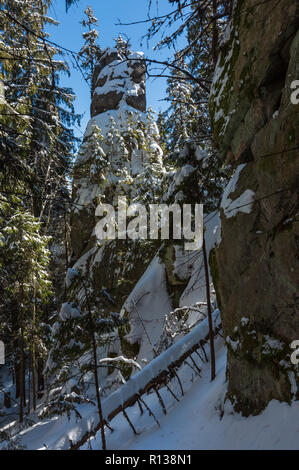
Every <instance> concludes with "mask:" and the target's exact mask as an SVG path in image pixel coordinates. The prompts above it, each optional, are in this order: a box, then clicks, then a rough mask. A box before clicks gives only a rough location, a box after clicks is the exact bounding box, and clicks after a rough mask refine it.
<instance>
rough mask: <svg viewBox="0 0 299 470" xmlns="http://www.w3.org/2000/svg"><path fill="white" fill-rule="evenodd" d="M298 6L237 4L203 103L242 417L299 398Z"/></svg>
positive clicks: (231, 391)
mask: <svg viewBox="0 0 299 470" xmlns="http://www.w3.org/2000/svg"><path fill="white" fill-rule="evenodd" d="M298 20H299V18H298V2H294V1H293V0H284V1H282V2H276V1H274V0H273V1H272V0H270V1H267V2H260V3H259V2H258V3H257V2H255V1H254V0H236V1H235V5H234V10H233V17H232V20H231V24H230V28H229V29H228V30H227V31H226V35H225V38H224V40H223V42H222V45H221V51H220V56H219V59H218V64H217V69H216V72H215V76H214V81H213V85H212V91H211V96H210V111H211V117H212V126H213V133H214V140H215V142H216V146H217V148H218V150H219V151H220V152H221V154H222V155H223V159H226V162H227V163H230V164H232V165H234V166H235V168H236V170H235V173H234V175H233V177H232V179H231V181H230V183H229V185H228V187H227V188H226V190H225V192H224V196H223V200H222V204H221V224H222V227H221V241H219V245H218V247H217V248H216V249H215V250H213V251H212V253H211V254H210V265H211V270H212V273H213V281H214V284H215V288H216V291H217V297H218V301H219V304H220V306H221V315H222V321H223V326H224V332H225V337H226V341H227V345H228V367H227V377H228V396H229V398H230V399H231V400H232V402H233V403H234V405H235V409H236V410H239V411H241V412H242V413H243V414H244V415H249V414H257V413H259V412H260V411H261V410H262V409H263V408H264V407H265V406H266V405H267V403H268V402H269V401H270V400H271V399H277V400H281V401H288V402H290V401H291V400H292V399H294V398H297V399H298V398H299V395H298V388H297V387H298V384H299V374H298V366H296V365H293V364H292V363H291V361H290V354H291V353H292V349H291V348H290V344H291V342H292V341H293V340H297V339H299V290H298V279H299V276H298V274H299V273H298V247H299V245H298V242H299V232H298V201H299V198H298V188H299V181H298V155H299V145H298V144H299V136H298V128H299V126H298V124H299V114H298V113H299V105H298V104H297V105H296V104H294V103H293V102H292V100H291V94H292V93H293V91H294V90H293V89H292V82H293V81H294V80H298V79H299V32H298V25H299V21H298Z"/></svg>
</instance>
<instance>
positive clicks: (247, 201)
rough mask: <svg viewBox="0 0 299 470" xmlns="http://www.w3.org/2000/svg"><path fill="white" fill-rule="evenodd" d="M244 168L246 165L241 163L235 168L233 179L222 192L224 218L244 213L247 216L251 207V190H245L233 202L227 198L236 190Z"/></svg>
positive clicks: (252, 200)
mask: <svg viewBox="0 0 299 470" xmlns="http://www.w3.org/2000/svg"><path fill="white" fill-rule="evenodd" d="M245 166H246V163H242V164H241V165H239V166H238V167H237V168H236V171H235V173H234V175H233V177H232V178H231V179H230V181H229V183H228V185H227V186H226V188H225V190H224V192H223V196H222V201H221V208H222V209H223V211H224V214H225V217H226V218H228V219H229V218H230V217H234V216H235V215H236V214H237V213H238V212H244V213H246V214H249V213H250V212H251V209H252V207H253V203H254V196H255V193H254V191H252V190H251V189H246V190H245V191H244V192H243V193H242V194H241V196H239V197H238V198H237V199H235V200H234V201H232V199H230V198H229V195H230V194H231V193H233V192H234V191H235V190H236V189H237V184H238V179H239V176H240V173H241V172H242V170H243V169H244V168H245Z"/></svg>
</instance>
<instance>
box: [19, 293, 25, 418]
mask: <svg viewBox="0 0 299 470" xmlns="http://www.w3.org/2000/svg"><path fill="white" fill-rule="evenodd" d="M20 330H21V337H20V353H21V357H20V412H19V420H20V423H22V422H23V418H24V399H26V398H25V365H24V290H23V285H22V284H21V301H20Z"/></svg>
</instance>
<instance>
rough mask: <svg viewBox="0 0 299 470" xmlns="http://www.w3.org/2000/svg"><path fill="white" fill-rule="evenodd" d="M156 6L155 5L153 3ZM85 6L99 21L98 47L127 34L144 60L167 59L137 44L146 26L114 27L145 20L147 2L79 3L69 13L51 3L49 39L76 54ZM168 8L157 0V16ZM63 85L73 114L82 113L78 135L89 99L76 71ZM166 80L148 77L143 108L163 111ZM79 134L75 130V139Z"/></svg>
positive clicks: (56, 1)
mask: <svg viewBox="0 0 299 470" xmlns="http://www.w3.org/2000/svg"><path fill="white" fill-rule="evenodd" d="M153 3H154V4H156V2H153ZM87 6H91V7H92V9H93V11H94V15H95V17H96V18H98V20H99V26H98V30H99V44H100V46H101V47H102V48H105V47H107V46H112V45H113V44H114V41H113V39H114V38H116V37H117V36H118V35H119V34H123V35H127V36H128V38H129V39H130V42H131V44H132V48H133V49H134V50H138V51H141V50H142V51H144V52H145V54H146V56H147V57H150V58H153V59H157V60H165V59H167V58H168V57H170V56H171V51H169V50H168V49H166V50H163V51H162V52H155V51H153V46H154V44H155V42H156V41H158V38H156V40H155V41H152V42H151V43H150V44H149V47H148V46H147V44H146V41H144V42H143V45H141V44H140V42H141V38H142V36H143V35H144V34H145V33H146V29H147V24H141V25H140V24H138V25H134V26H119V25H116V23H118V20H120V21H121V22H124V23H129V22H131V21H138V20H143V19H145V18H146V17H147V6H148V0H104V1H102V0H79V1H78V4H77V5H76V4H74V5H72V6H71V7H70V9H69V11H68V12H67V13H66V11H65V2H64V0H53V2H52V6H51V8H50V10H49V16H51V17H52V18H54V19H55V20H57V21H59V22H60V24H59V26H58V27H52V26H51V27H49V28H48V31H49V32H50V34H51V37H50V39H51V40H53V41H55V42H57V43H58V44H61V45H63V46H64V47H66V48H69V49H71V50H74V51H79V50H80V48H81V47H82V44H83V39H82V32H83V31H84V29H83V27H82V26H81V25H80V23H79V22H80V21H81V20H82V18H83V16H84V14H83V12H84V10H85V9H86V7H87ZM170 8H171V5H170V4H169V3H168V0H159V10H158V14H159V15H161V14H165V13H166V12H168V11H169V10H170ZM152 13H153V14H155V13H157V10H156V7H155V8H154V7H153V10H152ZM61 84H63V85H64V86H69V87H71V88H73V90H74V92H75V94H76V95H77V99H76V111H77V112H78V113H80V114H83V113H85V115H84V117H83V119H82V122H81V132H82V131H83V132H84V129H85V126H86V123H87V121H88V119H89V106H90V96H89V89H88V86H87V84H86V83H85V81H84V80H83V78H82V75H81V74H80V72H79V71H77V70H75V69H73V68H72V69H71V77H70V78H68V77H64V78H63V79H62V81H61ZM165 90H166V80H165V79H161V78H158V79H153V78H150V79H149V80H148V81H147V105H148V106H151V107H152V108H153V109H154V110H155V111H159V109H165V107H166V106H167V104H166V103H165V102H164V101H159V100H161V99H163V98H164V97H165ZM79 135H80V131H78V136H79Z"/></svg>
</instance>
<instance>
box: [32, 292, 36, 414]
mask: <svg viewBox="0 0 299 470" xmlns="http://www.w3.org/2000/svg"><path fill="white" fill-rule="evenodd" d="M35 319H36V286H35V283H34V290H33V313H32V332H33V333H32V405H33V409H34V410H36V380H35V365H36V357H35Z"/></svg>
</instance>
